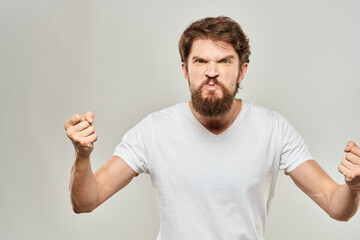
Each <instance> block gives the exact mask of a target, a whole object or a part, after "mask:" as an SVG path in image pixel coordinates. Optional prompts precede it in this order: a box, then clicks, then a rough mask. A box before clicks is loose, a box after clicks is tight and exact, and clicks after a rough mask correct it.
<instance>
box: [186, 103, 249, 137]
mask: <svg viewBox="0 0 360 240" xmlns="http://www.w3.org/2000/svg"><path fill="white" fill-rule="evenodd" d="M241 106H242V101H241V99H234V100H233V103H232V106H231V109H230V110H229V112H227V113H225V114H224V115H221V116H216V117H206V116H203V115H201V114H199V113H198V112H196V111H195V110H194V108H193V106H192V102H190V108H191V111H192V113H193V114H194V116H195V118H196V119H197V120H198V121H199V122H200V123H201V124H202V125H203V126H204V127H205V128H206V129H207V130H209V131H210V132H212V133H214V134H216V135H217V134H220V133H222V132H224V131H225V130H226V129H227V128H228V127H230V126H231V124H232V123H233V122H234V121H235V119H236V117H237V116H238V115H239V113H240V110H241Z"/></svg>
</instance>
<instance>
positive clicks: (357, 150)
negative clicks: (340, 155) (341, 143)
mask: <svg viewBox="0 0 360 240" xmlns="http://www.w3.org/2000/svg"><path fill="white" fill-rule="evenodd" d="M350 152H351V153H353V154H355V155H356V156H358V157H360V147H359V146H356V145H355V146H354V147H353V148H352V149H351V150H350Z"/></svg>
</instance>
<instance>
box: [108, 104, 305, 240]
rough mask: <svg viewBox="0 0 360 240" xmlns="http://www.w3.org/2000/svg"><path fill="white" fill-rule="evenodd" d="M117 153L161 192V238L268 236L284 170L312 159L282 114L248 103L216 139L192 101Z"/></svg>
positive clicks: (132, 134) (153, 120)
mask: <svg viewBox="0 0 360 240" xmlns="http://www.w3.org/2000/svg"><path fill="white" fill-rule="evenodd" d="M114 155H117V156H119V157H121V158H122V159H123V160H124V161H125V162H126V163H127V164H128V165H129V166H130V167H131V168H132V169H133V170H134V171H136V172H137V173H143V172H145V173H148V174H150V178H151V181H152V184H153V186H154V188H155V192H156V194H157V202H158V209H159V215H160V230H159V234H158V237H157V240H194V239H206V240H219V239H226V240H232V239H236V240H239V239H244V240H245V239H246V240H255V239H256V240H258V239H264V235H265V225H266V216H267V213H268V211H269V207H270V202H271V199H272V197H273V194H274V188H275V182H276V177H277V175H278V171H279V169H283V170H285V171H286V172H290V171H292V170H293V169H295V168H296V167H297V166H299V165H300V164H301V163H303V162H305V161H307V160H309V159H312V156H311V154H310V153H309V151H308V148H307V146H306V145H305V143H304V141H303V139H302V138H301V136H300V135H299V134H298V133H297V132H296V130H295V129H294V128H293V127H292V126H291V125H290V124H289V123H288V121H287V120H286V119H285V118H284V117H282V116H281V115H280V114H279V113H277V112H273V111H270V110H267V109H265V108H263V107H261V106H258V105H255V104H253V103H250V102H247V101H243V105H242V109H241V111H240V113H239V115H238V117H237V118H236V120H235V121H234V123H233V124H232V125H231V126H230V127H229V128H228V129H226V131H224V132H223V133H221V134H219V135H215V134H213V133H211V132H210V131H208V130H207V129H206V128H205V127H204V126H203V125H201V123H200V122H199V121H198V120H197V119H196V118H195V116H194V115H193V113H192V112H191V109H190V106H189V103H180V104H177V105H175V106H172V107H169V108H166V109H163V110H161V111H159V112H155V113H152V114H149V115H148V116H147V117H146V118H144V119H143V120H142V121H140V122H139V123H138V124H137V125H136V126H135V127H134V128H132V129H131V130H130V131H129V132H127V133H126V134H125V135H124V137H123V140H122V142H121V143H120V144H119V145H118V146H117V147H116V149H115V152H114Z"/></svg>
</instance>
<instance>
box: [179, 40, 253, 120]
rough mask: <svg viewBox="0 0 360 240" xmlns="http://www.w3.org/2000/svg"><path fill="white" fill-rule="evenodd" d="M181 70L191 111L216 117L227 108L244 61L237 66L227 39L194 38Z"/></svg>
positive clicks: (233, 52) (241, 73)
mask: <svg viewBox="0 0 360 240" xmlns="http://www.w3.org/2000/svg"><path fill="white" fill-rule="evenodd" d="M182 69H183V71H184V76H185V78H186V79H187V81H188V83H189V87H190V91H191V99H192V105H193V108H194V109H195V111H197V112H198V113H200V114H201V115H204V116H207V117H216V116H221V115H223V114H225V113H227V112H228V111H229V110H230V109H231V106H232V103H233V100H234V97H235V95H236V93H237V90H238V88H237V84H238V83H240V82H241V80H242V79H243V78H244V76H245V73H246V69H247V63H245V64H244V65H243V66H242V68H241V69H240V60H239V56H238V55H237V53H236V52H235V50H234V48H233V47H232V46H231V44H229V43H227V42H223V41H216V42H215V41H213V40H210V39H197V40H195V41H194V42H193V44H192V47H191V52H190V54H189V57H188V60H187V68H186V67H185V64H184V63H183V64H182Z"/></svg>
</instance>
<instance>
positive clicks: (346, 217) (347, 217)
mask: <svg viewBox="0 0 360 240" xmlns="http://www.w3.org/2000/svg"><path fill="white" fill-rule="evenodd" d="M355 213H356V211H353V212H350V213H347V214H337V215H336V214H333V215H330V214H329V216H330V217H331V218H332V219H334V220H337V221H340V222H348V221H349V220H350V219H351V218H352V217H353V216H354V215H355Z"/></svg>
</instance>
